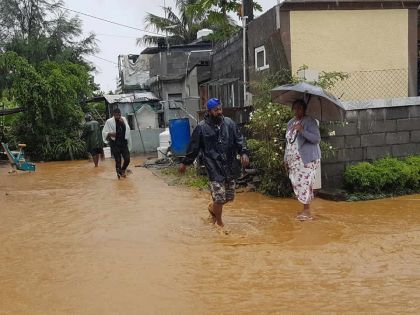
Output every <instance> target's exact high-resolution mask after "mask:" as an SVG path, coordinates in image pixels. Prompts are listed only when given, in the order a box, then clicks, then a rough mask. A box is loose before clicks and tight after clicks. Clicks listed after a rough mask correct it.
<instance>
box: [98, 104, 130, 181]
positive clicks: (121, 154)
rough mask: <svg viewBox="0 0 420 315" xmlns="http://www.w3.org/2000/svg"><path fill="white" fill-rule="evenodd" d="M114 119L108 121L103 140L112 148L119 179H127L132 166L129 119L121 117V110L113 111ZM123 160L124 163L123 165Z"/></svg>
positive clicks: (103, 131)
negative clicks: (127, 173)
mask: <svg viewBox="0 0 420 315" xmlns="http://www.w3.org/2000/svg"><path fill="white" fill-rule="evenodd" d="M112 113H113V117H111V118H110V119H108V120H107V121H106V123H105V126H104V129H103V130H102V138H103V140H104V142H107V143H109V144H110V146H111V152H112V155H113V156H114V159H115V169H116V171H117V177H118V179H120V178H121V177H126V170H127V167H128V165H129V164H130V150H131V134H130V126H129V125H128V122H127V119H125V117H122V116H121V111H120V109H119V108H115V109H114V110H113V112H112ZM122 159H124V163H123V164H122V165H121V162H122Z"/></svg>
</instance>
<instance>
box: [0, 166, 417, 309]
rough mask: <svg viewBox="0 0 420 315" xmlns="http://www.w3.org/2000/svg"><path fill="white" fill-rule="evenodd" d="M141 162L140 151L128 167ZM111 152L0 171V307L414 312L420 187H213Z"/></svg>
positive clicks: (0, 169)
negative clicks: (178, 181) (306, 198)
mask: <svg viewBox="0 0 420 315" xmlns="http://www.w3.org/2000/svg"><path fill="white" fill-rule="evenodd" d="M136 162H138V161H134V163H133V165H134V164H136ZM133 172H134V173H133V174H132V175H130V176H129V177H128V178H127V179H126V180H122V181H118V180H117V179H116V176H115V175H114V172H113V165H112V161H106V162H105V163H104V164H102V165H101V166H100V167H99V168H98V169H94V168H93V167H92V165H91V164H90V163H88V162H85V161H78V162H66V163H47V164H39V165H38V170H37V172H36V173H35V174H23V173H21V174H12V175H8V174H7V168H0V243H1V255H0V283H1V290H0V313H1V314H3V313H4V314H63V313H71V314H139V313H142V314H168V313H177V314H180V313H182V314H210V313H218V314H225V313H226V314H227V313H258V314H261V313H283V312H287V313H291V312H293V313H310V312H311V313H313V312H316V313H320V312H321V313H328V312H332V313H378V314H379V313H380V314H382V313H404V314H407V313H417V312H418V309H419V308H420V301H419V297H420V268H419V266H420V196H418V195H417V196H408V197H404V198H397V199H387V200H380V201H369V202H360V203H335V202H329V201H324V200H319V199H318V200H316V201H315V202H314V204H313V208H314V213H315V214H316V215H317V218H318V220H316V221H314V222H303V223H301V222H296V221H295V220H294V214H295V212H296V210H298V209H299V208H300V205H299V204H298V203H297V202H296V201H294V200H281V199H270V198H267V197H264V196H261V195H259V194H253V193H251V194H238V198H237V201H236V202H235V203H234V204H232V205H230V206H228V207H227V208H226V211H225V221H226V223H227V224H228V226H229V229H230V230H231V231H232V234H231V235H228V236H223V235H220V234H218V233H217V232H216V231H215V230H214V229H212V228H211V227H210V226H209V225H208V224H206V223H205V217H206V215H207V214H206V206H207V204H208V201H209V200H208V199H209V197H208V195H207V194H205V193H199V192H194V191H188V190H185V189H182V188H179V187H169V186H167V185H166V184H164V183H163V182H162V181H161V180H160V179H159V178H158V177H156V176H154V175H153V174H152V173H150V172H149V171H148V170H145V169H139V168H135V169H133Z"/></svg>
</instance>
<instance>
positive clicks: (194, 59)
mask: <svg viewBox="0 0 420 315" xmlns="http://www.w3.org/2000/svg"><path fill="white" fill-rule="evenodd" d="M202 50H206V49H202ZM188 55H189V57H188ZM209 59H210V53H209V52H199V51H196V52H192V53H190V52H188V51H171V52H170V53H168V52H166V51H165V52H160V53H157V54H154V55H152V57H150V77H153V76H156V75H159V76H164V75H171V76H177V75H185V73H186V71H187V70H191V69H192V68H193V67H194V66H195V65H196V64H197V63H199V62H200V61H209Z"/></svg>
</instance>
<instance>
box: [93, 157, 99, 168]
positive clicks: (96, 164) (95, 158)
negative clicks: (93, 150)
mask: <svg viewBox="0 0 420 315" xmlns="http://www.w3.org/2000/svg"><path fill="white" fill-rule="evenodd" d="M92 158H93V163H94V164H95V167H98V162H99V154H96V155H94V156H92Z"/></svg>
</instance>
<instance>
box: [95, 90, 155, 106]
mask: <svg viewBox="0 0 420 315" xmlns="http://www.w3.org/2000/svg"><path fill="white" fill-rule="evenodd" d="M103 97H104V98H105V100H106V101H107V102H108V103H109V104H115V103H134V102H145V101H159V98H158V97H157V96H156V95H155V94H153V93H152V92H134V93H129V94H116V95H104V96H103Z"/></svg>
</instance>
